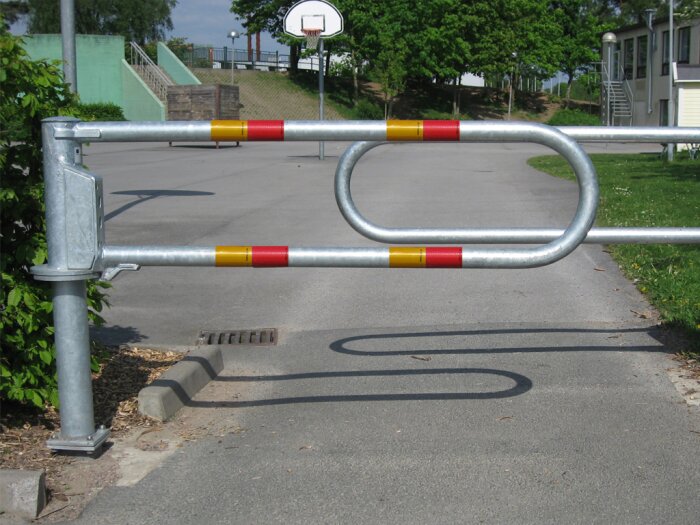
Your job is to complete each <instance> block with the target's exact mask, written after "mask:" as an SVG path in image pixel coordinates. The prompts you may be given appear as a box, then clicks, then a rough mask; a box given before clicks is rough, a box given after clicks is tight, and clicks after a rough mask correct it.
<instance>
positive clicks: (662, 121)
mask: <svg viewBox="0 0 700 525" xmlns="http://www.w3.org/2000/svg"><path fill="white" fill-rule="evenodd" d="M659 126H668V99H667V98H666V99H664V98H662V99H661V100H659Z"/></svg>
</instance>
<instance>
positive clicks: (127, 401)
mask: <svg viewBox="0 0 700 525" xmlns="http://www.w3.org/2000/svg"><path fill="white" fill-rule="evenodd" d="M105 352H106V359H104V360H103V364H102V366H101V367H100V370H99V372H97V373H95V374H93V398H94V406H95V422H96V424H97V425H101V424H103V425H106V426H107V427H110V428H111V431H112V436H111V439H110V441H111V442H112V443H113V448H115V449H116V448H118V444H119V443H121V442H132V441H133V442H134V443H136V444H137V445H138V440H139V438H140V437H141V436H142V435H143V434H144V432H148V431H149V429H158V428H160V423H159V422H158V421H156V420H154V419H151V418H148V417H146V416H143V415H141V414H139V413H138V405H137V396H138V393H139V391H140V390H141V389H142V388H143V387H144V386H146V385H147V384H148V383H150V382H151V381H153V380H154V379H156V378H157V377H158V376H160V374H161V373H162V372H164V371H165V370H166V369H168V368H169V367H170V366H172V365H173V364H175V363H176V362H178V361H179V360H180V359H182V357H183V356H184V354H181V353H176V352H159V351H154V350H148V349H141V348H128V347H121V348H107V349H106V350H105ZM59 426H60V419H59V415H58V413H57V412H56V411H55V410H53V409H49V410H47V411H46V412H45V413H43V414H32V413H29V412H27V411H26V410H21V409H13V408H8V407H7V406H6V407H4V409H3V413H2V415H0V468H4V469H25V470H44V471H45V472H46V485H47V491H48V498H49V502H48V505H47V507H46V509H45V510H44V512H43V513H42V515H41V517H40V520H47V521H54V520H58V519H71V518H72V517H75V516H77V515H78V514H79V513H80V511H81V510H82V508H83V507H84V505H85V503H86V502H87V501H89V499H90V498H91V497H92V496H94V494H96V493H97V492H99V490H101V489H102V488H103V487H105V486H107V485H109V484H111V483H113V482H115V481H116V479H117V477H118V466H117V463H116V461H115V460H114V458H112V457H111V455H110V451H108V452H106V453H105V454H104V455H103V456H102V457H101V458H99V459H98V460H94V459H91V458H87V457H85V456H84V455H83V454H76V455H69V454H65V453H63V454H55V453H53V452H51V450H49V449H47V448H46V440H47V439H48V438H49V437H50V436H51V434H53V433H54V432H56V431H57V430H58V429H59ZM142 441H143V439H142ZM147 446H149V447H150V446H152V445H150V444H149V445H147Z"/></svg>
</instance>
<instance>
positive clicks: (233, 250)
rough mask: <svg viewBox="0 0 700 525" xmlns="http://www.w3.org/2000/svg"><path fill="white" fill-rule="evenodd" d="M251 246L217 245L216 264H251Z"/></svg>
mask: <svg viewBox="0 0 700 525" xmlns="http://www.w3.org/2000/svg"><path fill="white" fill-rule="evenodd" d="M252 265H253V247H252V246H217V247H216V266H252Z"/></svg>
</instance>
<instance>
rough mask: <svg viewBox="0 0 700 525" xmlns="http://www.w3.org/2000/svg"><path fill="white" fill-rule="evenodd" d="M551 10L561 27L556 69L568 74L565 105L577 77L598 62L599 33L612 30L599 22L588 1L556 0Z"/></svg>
mask: <svg viewBox="0 0 700 525" xmlns="http://www.w3.org/2000/svg"><path fill="white" fill-rule="evenodd" d="M552 7H553V8H554V13H555V16H556V21H557V23H558V25H559V27H560V28H561V40H560V47H561V55H560V60H559V69H560V71H563V72H564V73H566V74H567V75H568V78H569V80H568V81H567V84H566V95H565V97H564V99H565V104H564V105H565V106H567V105H568V102H569V100H570V98H571V86H572V85H573V83H574V79H575V78H576V74H577V73H578V72H580V71H585V70H586V69H588V66H590V64H592V63H593V62H595V61H597V60H598V59H599V55H598V51H599V48H600V34H601V33H603V32H604V31H606V30H607V29H609V28H611V24H610V23H608V24H605V23H603V22H601V21H600V20H598V19H597V18H596V17H595V16H594V14H593V11H592V5H591V2H590V1H588V0H559V1H557V2H553V5H552Z"/></svg>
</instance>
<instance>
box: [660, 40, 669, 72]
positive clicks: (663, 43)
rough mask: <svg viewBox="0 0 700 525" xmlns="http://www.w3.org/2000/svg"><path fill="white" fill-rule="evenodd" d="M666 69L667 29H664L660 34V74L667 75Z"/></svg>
mask: <svg viewBox="0 0 700 525" xmlns="http://www.w3.org/2000/svg"><path fill="white" fill-rule="evenodd" d="M668 70H669V60H668V31H664V32H663V34H662V35H661V76H662V77H665V76H668Z"/></svg>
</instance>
